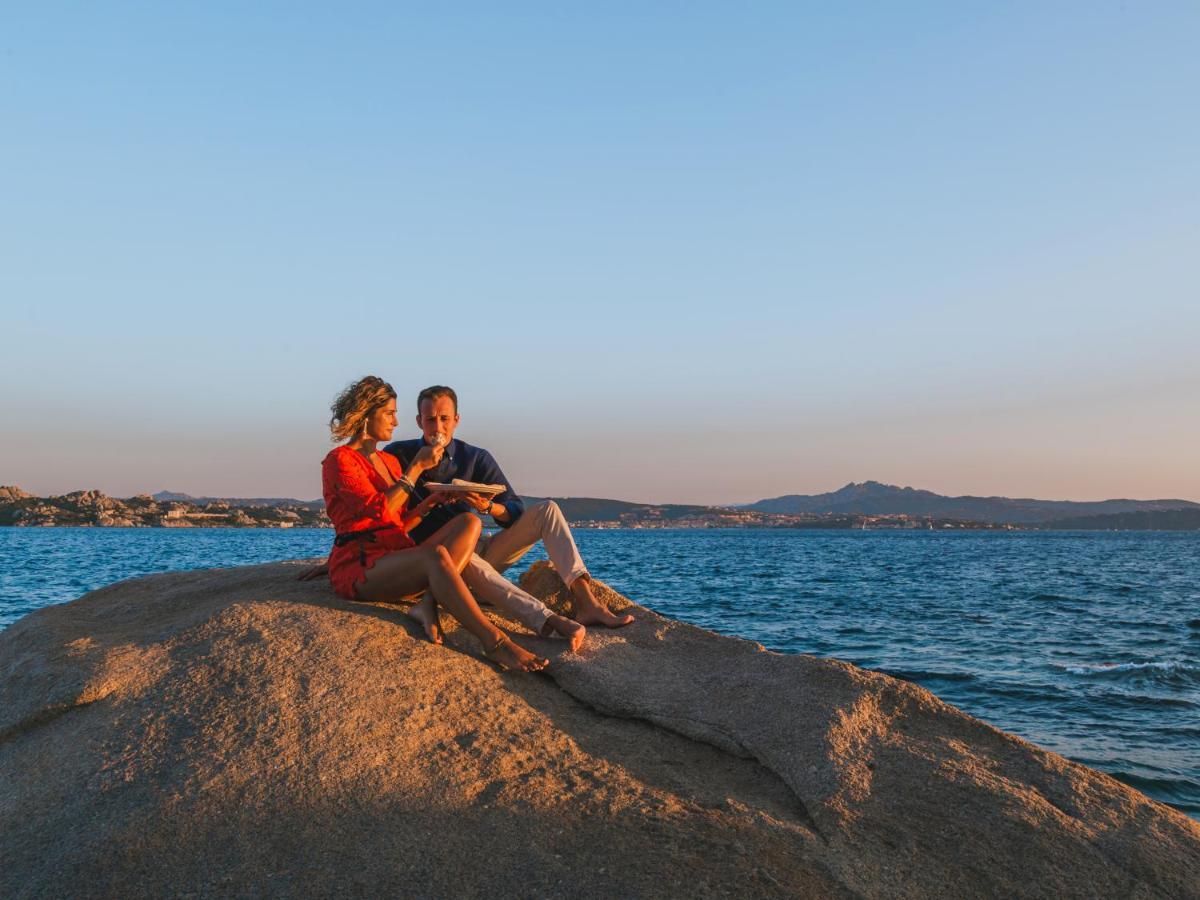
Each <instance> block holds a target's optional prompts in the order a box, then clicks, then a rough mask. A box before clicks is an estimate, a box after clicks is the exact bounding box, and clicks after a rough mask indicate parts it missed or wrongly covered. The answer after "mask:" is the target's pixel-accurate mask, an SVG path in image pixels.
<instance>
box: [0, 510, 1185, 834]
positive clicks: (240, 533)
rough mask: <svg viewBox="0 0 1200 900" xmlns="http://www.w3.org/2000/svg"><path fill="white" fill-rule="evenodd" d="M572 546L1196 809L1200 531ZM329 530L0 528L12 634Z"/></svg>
mask: <svg viewBox="0 0 1200 900" xmlns="http://www.w3.org/2000/svg"><path fill="white" fill-rule="evenodd" d="M576 539H577V541H578V543H579V547H580V550H581V552H582V553H583V556H584V559H585V560H586V561H587V563H588V565H589V567H590V568H591V570H592V572H593V574H594V575H595V577H597V578H599V579H601V580H603V581H606V582H608V583H609V584H610V585H612V586H613V587H614V588H615V589H616V590H618V591H620V592H621V593H623V594H626V595H628V596H629V597H631V598H632V599H634V600H636V601H637V602H639V603H641V604H643V605H645V606H648V607H650V608H652V609H654V610H656V611H658V612H660V613H662V614H663V615H666V616H670V617H672V618H677V619H681V620H684V621H688V622H692V623H694V624H696V625H700V626H703V627H705V628H710V629H713V630H715V631H720V632H722V633H724V634H730V635H736V636H739V637H745V638H750V639H752V640H755V641H759V642H761V643H762V644H764V645H765V646H766V647H767V648H769V649H771V650H777V651H779V652H782V653H811V654H815V655H817V656H832V657H837V658H839V659H844V660H847V661H849V662H853V663H856V664H857V665H860V666H865V667H867V668H871V669H876V670H878V671H882V672H886V673H888V674H891V675H894V676H896V677H899V678H904V679H908V680H910V681H915V682H917V683H918V684H921V685H923V686H925V687H927V688H929V689H930V690H932V691H933V692H934V693H936V694H938V695H939V696H940V697H942V698H943V699H944V700H947V701H948V702H950V703H953V704H954V705H956V706H958V707H960V708H961V709H963V710H965V711H967V712H969V713H971V714H972V715H975V716H978V717H979V718H981V719H984V720H986V721H988V722H990V723H992V724H993V725H996V726H997V727H999V728H1003V729H1004V730H1006V731H1010V732H1013V733H1015V734H1018V735H1021V736H1022V737H1025V738H1028V739H1030V740H1032V741H1035V742H1037V743H1039V744H1041V745H1042V746H1044V747H1048V748H1050V749H1052V750H1055V751H1057V752H1059V753H1061V754H1063V755H1064V756H1067V757H1070V758H1071V759H1075V760H1078V761H1080V762H1084V763H1087V764H1088V765H1090V766H1094V767H1095V768H1098V769H1100V770H1102V771H1105V772H1108V773H1109V774H1111V775H1113V776H1115V777H1116V778H1119V779H1120V780H1122V781H1125V782H1126V783H1128V784H1131V785H1133V786H1134V787H1136V788H1138V789H1139V790H1142V791H1144V792H1145V793H1147V794H1149V795H1150V796H1152V797H1154V798H1156V799H1158V800H1161V801H1163V802H1165V803H1169V804H1171V805H1173V806H1175V807H1177V808H1178V809H1181V810H1183V811H1184V812H1186V813H1188V814H1189V815H1192V816H1193V817H1197V818H1200V534H1196V533H1147V532H1116V533H1111V532H1042V533H1027V532H950V533H947V532H897V531H865V532H864V531H803V530H782V529H761V530H756V529H697V530H683V529H664V530H608V531H604V530H583V529H581V530H578V531H577V532H576ZM330 541H331V532H329V531H326V530H322V529H286V530H278V529H99V528H96V529H92V528H29V529H24V528H0V627H5V626H7V625H9V624H11V623H12V622H13V621H15V620H16V619H18V618H20V617H21V616H23V615H25V614H27V613H29V612H31V611H32V610H34V609H38V608H40V607H42V606H47V605H49V604H53V603H62V602H65V601H67V600H71V599H74V598H75V597H78V596H79V595H81V594H83V593H85V592H86V591H89V590H92V589H93V588H97V587H100V586H102V585H106V584H111V583H112V582H114V581H120V580H122V579H126V578H132V577H135V576H138V575H144V574H148V573H151V572H164V571H171V570H179V569H193V568H203V567H214V566H222V567H223V566H237V565H245V564H248V563H259V562H266V561H270V560H277V559H293V558H297V557H313V556H321V555H323V554H324V553H325V552H326V551H327V550H328V547H329V544H330ZM539 558H544V557H543V555H542V554H541V553H540V548H539V550H534V551H532V552H531V553H530V554H529V555H528V556H527V557H526V558H525V559H524V560H522V561H521V563H519V564H518V566H517V567H515V569H514V570H513V572H511V573H510V575H512V576H513V577H515V576H516V575H517V574H519V572H520V571H522V570H524V568H526V567H527V566H528V564H529V563H531V562H533V561H534V560H536V559H539Z"/></svg>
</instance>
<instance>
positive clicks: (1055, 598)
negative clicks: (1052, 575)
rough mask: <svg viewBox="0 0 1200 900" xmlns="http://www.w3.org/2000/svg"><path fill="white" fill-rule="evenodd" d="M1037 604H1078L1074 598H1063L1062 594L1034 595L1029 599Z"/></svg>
mask: <svg viewBox="0 0 1200 900" xmlns="http://www.w3.org/2000/svg"><path fill="white" fill-rule="evenodd" d="M1029 599H1030V600H1034V601H1036V602H1039V603H1078V602H1079V600H1078V599H1077V598H1075V597H1065V596H1063V595H1062V594H1034V595H1033V596H1032V597H1030V598H1029Z"/></svg>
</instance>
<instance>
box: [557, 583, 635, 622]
mask: <svg viewBox="0 0 1200 900" xmlns="http://www.w3.org/2000/svg"><path fill="white" fill-rule="evenodd" d="M588 582H589V578H588V576H586V575H584V576H582V577H580V578H577V579H575V581H574V582H572V583H571V597H572V598H573V600H574V601H575V602H574V607H573V609H572V612H573V613H574V616H572V618H574V619H575V621H576V622H578V623H579V624H580V625H603V626H604V627H605V628H622V627H624V626H626V625H628V624H629V623H630V622H632V621H633V616H632V615H630V614H629V613H624V614H623V615H618V614H617V613H614V612H613V611H612V610H610V609H609V608H608V607H607V606H605V605H604V604H603V603H601V602H600V601H598V600H597V599H596V597H595V595H593V594H592V586H591V584H589V583H588Z"/></svg>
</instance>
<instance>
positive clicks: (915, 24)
mask: <svg viewBox="0 0 1200 900" xmlns="http://www.w3.org/2000/svg"><path fill="white" fill-rule="evenodd" d="M804 7H805V5H803V4H795V3H780V4H754V5H751V6H735V5H732V4H706V3H687V4H683V3H679V4H675V3H664V4H644V3H639V4H619V3H618V4H601V5H592V6H589V5H576V4H551V3H545V4H523V3H515V4H475V5H471V4H459V5H455V6H454V7H453V8H444V7H443V6H439V5H436V4H435V5H429V4H411V5H407V4H394V3H379V4H355V5H352V6H350V7H342V6H334V5H327V4H323V5H320V6H317V5H315V4H314V5H312V7H311V8H306V6H305V5H304V4H296V3H278V4H270V3H257V4H235V3H205V4H195V5H191V6H188V7H180V6H179V5H175V4H169V5H163V4H111V5H110V4H104V5H99V4H95V5H77V4H59V3H54V2H47V3H38V4H32V3H30V4H25V5H24V6H23V8H16V7H13V6H10V7H9V8H7V9H6V10H5V11H3V12H0V121H2V122H3V123H4V125H3V130H4V137H3V139H2V140H0V173H2V174H0V185H2V189H0V247H2V248H3V250H2V253H3V264H2V265H0V298H2V299H3V309H4V312H3V318H2V320H0V321H2V322H3V332H4V338H5V340H4V352H3V354H0V367H2V371H0V374H2V376H3V384H4V390H3V393H2V395H0V422H2V423H3V424H2V425H0V429H2V435H0V437H2V440H0V484H15V485H19V486H21V487H23V488H25V489H26V490H29V491H33V492H35V493H39V494H51V493H63V492H66V491H71V490H77V489H82V488H100V489H102V490H104V491H106V492H107V493H110V494H113V495H115V496H128V495H130V494H133V493H137V492H141V491H146V492H154V491H158V490H162V489H169V490H176V491H186V492H188V493H192V494H196V495H202V494H203V495H223V496H295V497H302V498H312V497H316V496H318V495H319V493H320V473H319V463H320V460H321V457H322V456H323V455H324V454H325V453H326V452H327V450H328V448H329V447H330V446H331V444H330V442H329V438H328V432H327V429H326V422H327V421H328V417H329V413H328V407H329V403H330V401H331V400H332V399H333V397H334V395H335V394H336V393H337V392H338V391H339V390H340V389H341V388H342V387H343V386H344V385H345V384H346V383H347V382H349V381H351V380H353V379H355V378H357V377H359V376H361V375H364V374H367V373H374V374H378V375H381V376H383V377H385V378H387V379H388V380H389V381H391V382H392V384H394V385H395V386H396V388H397V389H398V391H399V393H400V407H401V410H402V411H403V410H409V413H410V414H411V413H415V410H413V409H410V407H411V405H412V398H414V397H415V395H416V393H417V391H418V390H419V389H420V388H422V387H424V386H426V385H429V384H433V383H446V384H450V385H452V386H454V387H455V388H456V389H457V390H458V392H459V395H460V398H461V401H462V408H461V413H462V416H463V422H462V425H461V427H460V430H459V436H460V437H462V438H464V439H465V440H467V441H470V442H472V443H477V444H481V445H483V446H486V447H488V448H489V449H491V450H492V451H493V452H494V453H495V455H496V456H497V458H498V459H499V460H500V462H501V464H502V465H503V467H504V468H505V470H506V472H507V474H508V475H509V476H510V478H511V479H512V481H513V482H514V483H515V485H516V487H517V488H518V489H519V490H520V491H522V492H523V493H527V494H531V495H556V496H562V495H571V496H596V497H612V498H622V499H633V500H644V501H655V502H710V503H731V502H749V501H753V500H757V499H760V498H762V497H769V496H776V495H779V494H785V493H817V492H821V491H826V490H833V489H835V488H837V487H840V486H841V485H843V484H845V483H846V482H848V481H851V480H854V481H861V480H865V479H876V480H880V481H885V482H891V483H896V484H902V485H912V486H914V487H920V488H927V489H930V490H935V491H938V492H940V493H949V494H961V493H971V494H1003V495H1008V496H1025V497H1028V496H1036V497H1044V498H1056V499H1102V498H1106V497H1136V498H1159V497H1164V498H1167V497H1169V498H1176V497H1178V498H1183V499H1190V500H1200V467H1198V466H1197V465H1196V459H1197V449H1198V448H1200V415H1198V414H1197V413H1198V412H1200V410H1198V405H1200V404H1198V401H1197V398H1200V351H1198V349H1197V344H1198V339H1200V115H1197V109H1196V97H1197V88H1198V86H1200V53H1197V52H1196V48H1197V47H1198V46H1200V6H1198V5H1196V4H1195V3H1182V2H1181V3H1174V4H1173V3H1169V2H1168V3H1154V4H1125V3H1110V2H1098V3H1096V2H1089V3H1082V2H1081V3H1066V2H1064V3H1055V4H1041V3H1014V4H995V5H993V4H960V3H949V2H947V3H917V4H884V3H880V4H877V5H870V4H864V5H861V6H856V7H854V8H853V9H851V8H850V7H841V6H838V5H836V4H835V5H825V6H821V7H817V6H813V7H811V8H809V9H805V8H804ZM407 421H408V422H409V425H408V427H406V426H404V425H402V426H401V429H400V430H399V431H398V432H397V435H396V436H397V437H411V436H415V435H416V434H417V429H416V426H415V424H412V423H411V419H409V420H407Z"/></svg>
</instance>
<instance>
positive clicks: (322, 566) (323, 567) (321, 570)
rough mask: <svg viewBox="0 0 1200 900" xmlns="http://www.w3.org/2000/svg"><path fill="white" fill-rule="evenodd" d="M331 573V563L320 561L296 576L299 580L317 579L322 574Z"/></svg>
mask: <svg viewBox="0 0 1200 900" xmlns="http://www.w3.org/2000/svg"><path fill="white" fill-rule="evenodd" d="M328 574H329V563H318V564H317V565H315V566H310V567H309V568H307V569H305V570H304V571H303V572H301V573H300V574H299V575H297V576H296V580H297V581H315V580H316V579H318V578H320V577H321V576H322V575H328Z"/></svg>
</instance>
